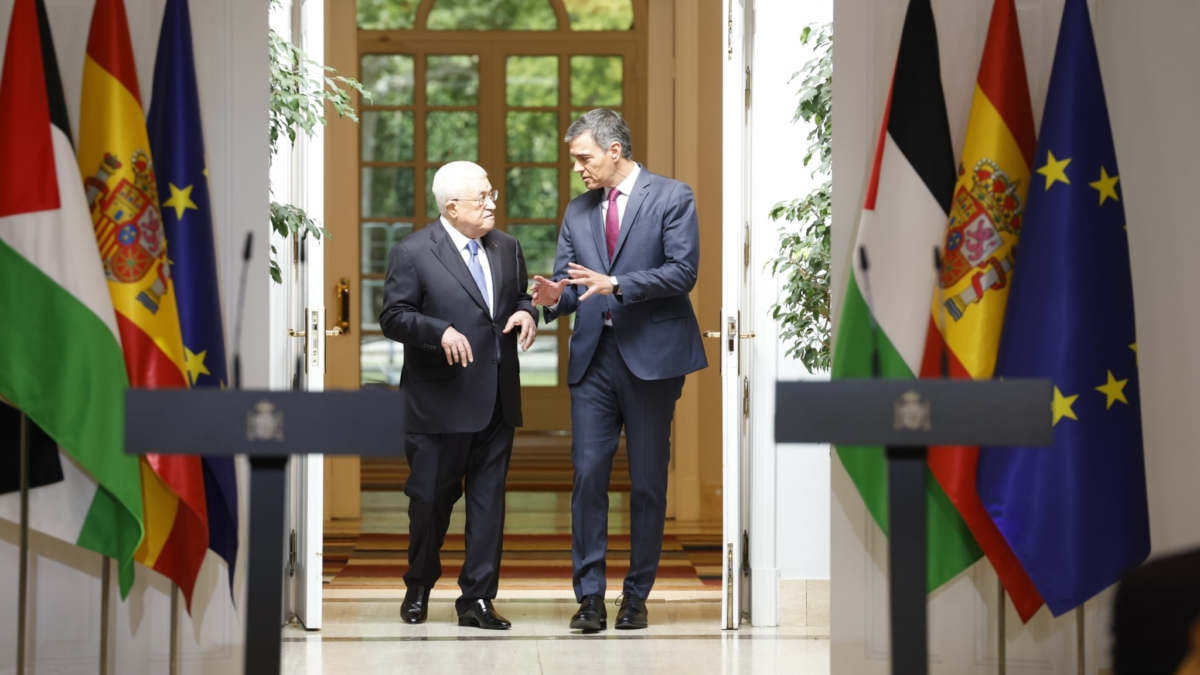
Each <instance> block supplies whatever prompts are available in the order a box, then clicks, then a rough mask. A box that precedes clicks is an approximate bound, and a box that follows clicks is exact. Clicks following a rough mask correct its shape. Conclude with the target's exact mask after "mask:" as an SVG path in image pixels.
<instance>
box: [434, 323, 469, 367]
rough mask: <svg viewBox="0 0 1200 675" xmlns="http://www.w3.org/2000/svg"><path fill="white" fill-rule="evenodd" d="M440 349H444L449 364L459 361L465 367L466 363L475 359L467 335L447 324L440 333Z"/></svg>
mask: <svg viewBox="0 0 1200 675" xmlns="http://www.w3.org/2000/svg"><path fill="white" fill-rule="evenodd" d="M442 349H444V350H445V351H446V363H448V364H450V365H454V364H455V363H461V364H462V367H463V368H466V367H467V363H469V362H474V361H475V355H474V354H472V353H471V343H470V342H467V336H465V335H463V334H462V333H460V332H458V331H456V330H454V326H447V327H446V332H445V333H442Z"/></svg>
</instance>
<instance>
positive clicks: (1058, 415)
mask: <svg viewBox="0 0 1200 675" xmlns="http://www.w3.org/2000/svg"><path fill="white" fill-rule="evenodd" d="M1077 398H1079V394H1076V395H1074V396H1063V393H1062V392H1061V391H1059V390H1058V387H1055V388H1054V401H1053V403H1051V406H1052V407H1053V409H1054V424H1058V421H1059V420H1061V419H1062V418H1064V417H1069V418H1071V419H1073V420H1075V421H1076V422H1078V421H1079V418H1078V417H1076V416H1075V411H1074V410H1071V406H1072V405H1073V404H1074V403H1075V399H1077ZM1054 424H1052V425H1051V426H1054Z"/></svg>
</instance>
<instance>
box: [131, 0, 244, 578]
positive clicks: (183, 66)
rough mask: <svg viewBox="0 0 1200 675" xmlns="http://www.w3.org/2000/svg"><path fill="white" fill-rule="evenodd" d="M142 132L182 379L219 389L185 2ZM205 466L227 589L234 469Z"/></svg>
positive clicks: (220, 361)
mask: <svg viewBox="0 0 1200 675" xmlns="http://www.w3.org/2000/svg"><path fill="white" fill-rule="evenodd" d="M146 127H147V129H148V131H149V132H150V151H151V153H152V154H153V156H154V165H155V169H156V174H157V176H158V193H159V201H160V202H161V203H162V219H163V226H164V228H165V230H166V235H167V247H168V249H167V254H168V258H169V260H170V261H171V279H172V280H173V281H174V283H175V297H176V298H177V301H178V303H179V324H180V328H181V329H182V330H183V346H184V357H185V359H186V362H187V372H188V379H189V380H190V382H191V385H192V386H193V387H225V386H226V385H227V384H228V383H229V378H228V377H227V376H226V368H225V332H224V328H223V324H222V321H221V297H220V288H219V286H218V284H217V258H216V252H215V249H214V244H213V224H212V209H211V208H210V207H211V204H210V202H209V191H208V166H207V162H206V160H205V155H204V130H203V128H202V127H201V124H200V95H199V93H198V89H197V85H196V65H195V61H194V60H193V57H192V28H191V19H190V18H189V16H188V3H187V0H167V7H166V12H165V14H163V22H162V32H161V33H160V34H159V37H158V57H157V60H156V61H155V63H154V91H153V93H152V94H151V99H150V114H149V115H148V116H147V119H146ZM203 463H204V492H205V497H206V499H207V501H208V533H209V535H208V537H209V540H208V547H209V548H210V549H212V550H213V551H214V552H215V553H216V554H217V555H219V556H221V557H222V558H224V559H225V562H226V563H228V565H229V580H230V584H231V586H232V582H233V573H234V568H235V564H236V561H237V549H238V502H237V472H236V470H235V468H234V464H233V459H232V458H230V457H215V458H210V457H206V458H204V460H203Z"/></svg>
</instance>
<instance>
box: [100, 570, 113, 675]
mask: <svg viewBox="0 0 1200 675" xmlns="http://www.w3.org/2000/svg"><path fill="white" fill-rule="evenodd" d="M101 561H102V562H101V563H100V675H108V602H109V593H110V592H111V590H110V586H112V583H111V582H110V581H109V578H110V574H111V567H110V566H111V565H112V561H111V560H110V559H109V557H108V556H101Z"/></svg>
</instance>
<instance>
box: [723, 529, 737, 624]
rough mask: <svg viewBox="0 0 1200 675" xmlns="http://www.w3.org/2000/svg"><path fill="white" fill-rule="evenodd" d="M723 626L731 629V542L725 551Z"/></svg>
mask: <svg viewBox="0 0 1200 675" xmlns="http://www.w3.org/2000/svg"><path fill="white" fill-rule="evenodd" d="M725 628H727V629H733V628H737V626H735V625H733V544H728V549H727V550H726V553H725Z"/></svg>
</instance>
